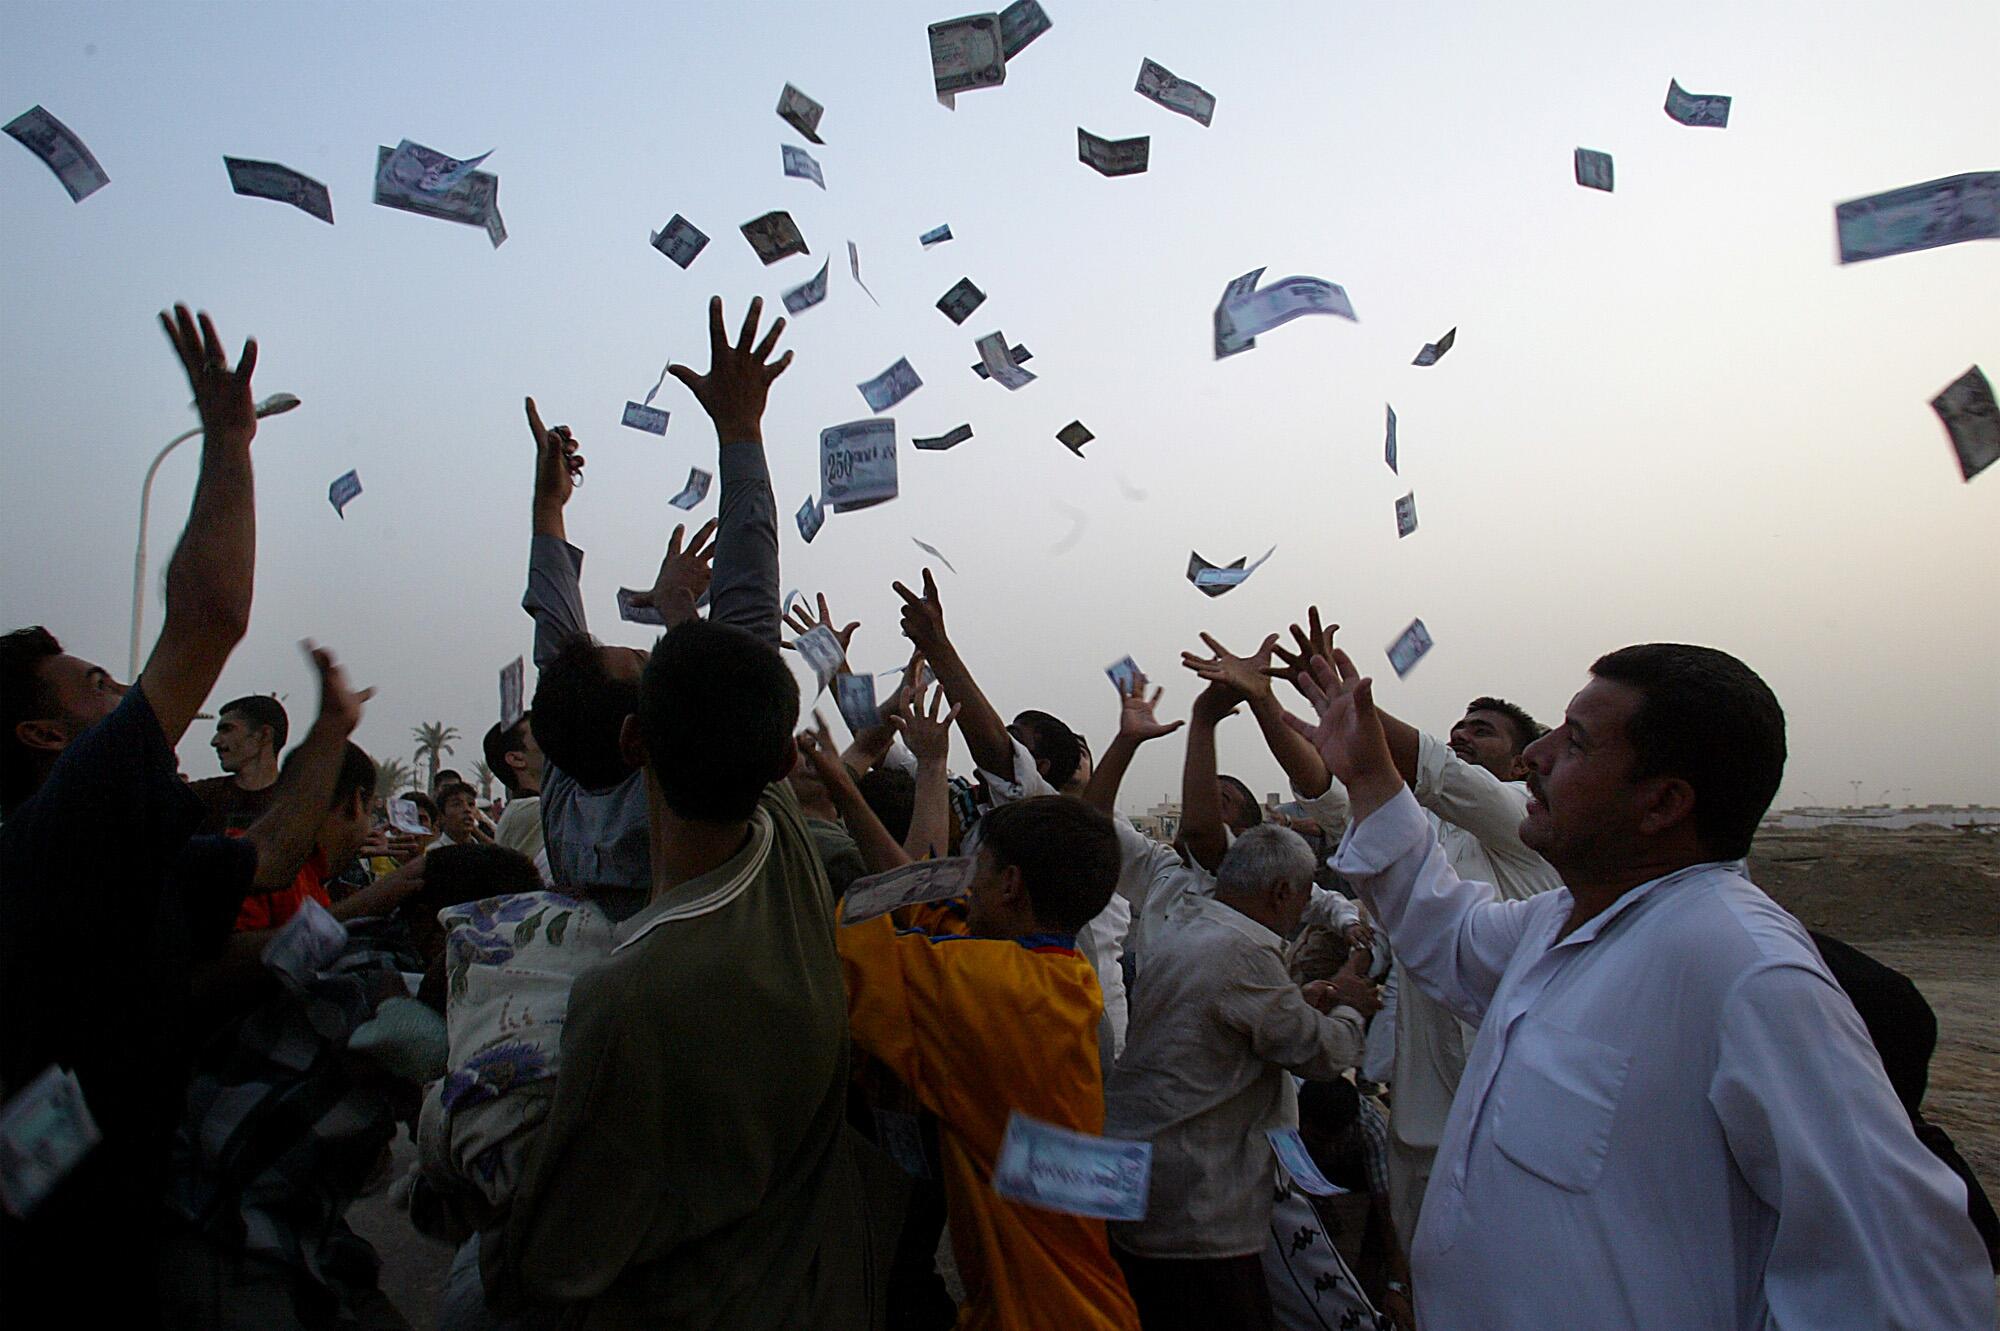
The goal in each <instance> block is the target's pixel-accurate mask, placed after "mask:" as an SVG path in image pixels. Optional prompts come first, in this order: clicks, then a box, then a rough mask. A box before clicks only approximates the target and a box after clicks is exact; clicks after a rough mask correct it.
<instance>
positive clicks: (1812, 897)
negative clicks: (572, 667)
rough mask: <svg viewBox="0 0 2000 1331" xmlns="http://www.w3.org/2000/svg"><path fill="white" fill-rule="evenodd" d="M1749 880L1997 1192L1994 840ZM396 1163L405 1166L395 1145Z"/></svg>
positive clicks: (385, 1235) (1999, 985)
mask: <svg viewBox="0 0 2000 1331" xmlns="http://www.w3.org/2000/svg"><path fill="white" fill-rule="evenodd" d="M1751 871H1752V876H1753V877H1754V878H1755V879H1756V881H1757V883H1758V884H1759V885H1760V886H1761V887H1763V888H1764V889H1765V890H1766V891H1767V892H1769V893H1770V894H1771V895H1772V896H1773V897H1775V898H1776V899H1777V900H1778V901H1779V902H1780V903H1781V904H1782V905H1784V906H1785V907H1786V908H1787V909H1788V910H1790V911H1792V912H1793V913H1794V914H1795V915H1797V916H1798V917H1799V918H1800V919H1801V920H1803V921H1805V923H1806V924H1807V925H1808V926H1810V927H1812V928H1814V929H1819V930H1823V931H1825V932H1827V933H1830V934H1832V935H1834V936H1835V937H1837V938H1840V939H1842V940H1843V941H1845V942H1848V943H1851V944H1853V945H1854V946H1856V947H1859V948H1860V949H1861V950H1862V951H1864V952H1867V953H1869V954H1870V955H1872V956H1874V957H1875V958H1876V959H1877V960H1879V961H1881V962H1883V963H1884V964H1886V965H1890V966H1893V967H1895V968H1896V969H1897V970H1900V971H1902V972H1903V973H1904V974H1906V975H1908V976H1909V977H1910V978H1911V979H1912V980H1914V981H1915V982H1916V984H1917V987H1918V988H1919V989H1921V990H1922V991H1923V993H1924V996H1925V997H1926V998H1927V999H1929V1000H1930V1004H1931V1007H1932V1008H1933V1009H1934V1010H1935V1011H1936V1013H1937V1018H1938V1047H1937V1053H1936V1055H1935V1056H1934V1058H1933V1059H1932V1061H1931V1080H1930V1092H1929V1095H1928V1097H1927V1098H1926V1099H1925V1101H1924V1106H1925V1112H1926V1115H1927V1117H1929V1118H1931V1119H1932V1120H1934V1121H1935V1122H1937V1123H1938V1124H1939V1125H1941V1126H1942V1127H1943V1128H1944V1129H1945V1130H1946V1131H1947V1132H1949V1133H1950V1134H1951V1135H1952V1138H1953V1139H1954V1140H1955V1141H1956V1142H1957V1143H1958V1148H1959V1150H1960V1151H1961V1152H1963V1153H1964V1155H1965V1158H1966V1159H1967V1160H1968V1161H1970V1162H1971V1163H1972V1166H1973V1168H1974V1170H1976V1171H1977V1172H1978V1174H1979V1176H1980V1178H1981V1179H1982V1180H1983V1181H1985V1183H1986V1185H1987V1189H1988V1192H1989V1195H1991V1194H1994V1193H1996V1192H2000V835H1992V834H1986V835H1982V834H1979V833H1975V832H1953V831H1944V830H1938V831H1930V830H1910V831H1877V830H1873V829H1862V828H1831V829H1817V830H1812V831H1781V832H1770V833H1766V834H1764V835H1763V836H1760V837H1759V838H1758V841H1757V853H1756V855H1755V856H1754V857H1753V859H1752V870H1751ZM397 1153H398V1161H399V1163H401V1164H404V1165H407V1163H408V1161H409V1159H410V1158H411V1156H412V1155H413V1152H412V1151H411V1150H410V1148H409V1145H408V1143H407V1142H406V1141H403V1142H398V1144H397ZM351 1218H352V1219H353V1222H354V1226H355V1228H356V1229H358V1230H360V1231H361V1232H362V1233H363V1234H365V1235H366V1236H367V1237H369V1238H370V1239H371V1240H373V1241H374V1243H375V1245H376V1247H377V1249H378V1250H379V1251H380V1252H381V1253H382V1257H383V1272H382V1287H383V1289H384V1290H385V1291H386V1292H387V1293H388V1295H389V1297H390V1298H392V1299H394V1300H395V1301H396V1303H397V1306H399V1307H400V1308H402V1310H403V1311H404V1313H405V1315H407V1316H408V1317H409V1318H410V1322H411V1324H412V1325H413V1326H415V1327H417V1328H420V1331H428V1328H430V1327H431V1326H433V1325H435V1320H434V1319H435V1308H436V1301H437V1293H438V1288H439V1286H440V1285H441V1283H442V1281H443V1279H444V1273H445V1269H446V1267H447V1265H448V1264H449V1262H450V1253H449V1251H448V1250H447V1249H446V1248H445V1247H444V1246H443V1245H442V1244H436V1243H433V1242H431V1241H430V1240H428V1239H424V1238H420V1237H418V1236H417V1235H416V1234H415V1233H413V1232H412V1231H411V1229H410V1227H409V1224H408V1222H407V1220H406V1219H405V1217H404V1216H403V1215H402V1214H401V1213H399V1212H397V1211H395V1210H394V1209H393V1208H391V1207H390V1206H389V1205H388V1203H387V1201H386V1199H384V1198H379V1197H377V1198H370V1199H368V1200H366V1201H364V1202H362V1203H361V1204H360V1205H358V1206H356V1207H355V1208H354V1211H353V1214H352V1217H351Z"/></svg>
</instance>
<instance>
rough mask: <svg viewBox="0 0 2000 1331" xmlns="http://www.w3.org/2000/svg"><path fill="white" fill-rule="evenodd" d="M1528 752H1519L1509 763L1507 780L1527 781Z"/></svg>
mask: <svg viewBox="0 0 2000 1331" xmlns="http://www.w3.org/2000/svg"><path fill="white" fill-rule="evenodd" d="M1526 755H1527V750H1525V749H1523V750H1520V751H1519V752H1517V753H1516V754H1515V755H1514V756H1513V758H1511V759H1510V760H1508V763H1507V778H1506V779H1507V780H1509V781H1526V780H1527V779H1528V771H1529V768H1528V759H1527V756H1526Z"/></svg>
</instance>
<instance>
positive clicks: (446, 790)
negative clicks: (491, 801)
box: [437, 781, 479, 815]
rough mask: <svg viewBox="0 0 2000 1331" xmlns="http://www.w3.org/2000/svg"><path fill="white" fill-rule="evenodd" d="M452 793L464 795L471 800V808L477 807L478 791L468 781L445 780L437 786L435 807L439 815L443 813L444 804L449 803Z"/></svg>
mask: <svg viewBox="0 0 2000 1331" xmlns="http://www.w3.org/2000/svg"><path fill="white" fill-rule="evenodd" d="M454 795H464V796H466V797H467V798H468V799H470V800H471V801H472V807H473V808H475V809H477V808H478V807H479V792H478V791H476V790H474V789H473V788H472V784H471V783H470V782H467V781H447V782H445V783H444V784H443V785H441V786H439V787H438V788H437V807H438V813H439V814H440V815H442V814H443V813H444V806H445V805H447V804H449V803H451V798H452V796H454Z"/></svg>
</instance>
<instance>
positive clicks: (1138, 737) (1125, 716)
mask: <svg viewBox="0 0 2000 1331" xmlns="http://www.w3.org/2000/svg"><path fill="white" fill-rule="evenodd" d="M1130 683H1131V687H1130V689H1129V690H1128V689H1127V687H1126V685H1125V684H1124V683H1122V682H1121V683H1119V684H1118V735H1119V738H1121V739H1130V740H1131V741H1132V742H1133V743H1135V744H1144V743H1145V742H1146V741H1147V740H1149V739H1158V738H1159V737H1160V736H1162V735H1171V734H1173V733H1174V732H1175V731H1176V730H1179V729H1180V728H1181V727H1182V726H1184V725H1186V724H1187V722H1185V721H1176V722H1174V723H1173V724H1171V725H1164V724H1162V723H1161V721H1160V719H1159V718H1158V717H1157V716H1155V715H1154V713H1153V709H1154V708H1156V707H1158V706H1159V705H1160V694H1161V693H1163V692H1165V690H1163V689H1158V688H1156V689H1154V690H1153V693H1152V696H1151V697H1148V696H1146V684H1147V680H1146V672H1145V671H1143V670H1141V671H1137V672H1135V673H1134V674H1133V676H1132V679H1131V681H1130Z"/></svg>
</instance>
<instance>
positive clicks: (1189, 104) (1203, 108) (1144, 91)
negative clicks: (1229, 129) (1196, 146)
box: [1134, 60, 1215, 127]
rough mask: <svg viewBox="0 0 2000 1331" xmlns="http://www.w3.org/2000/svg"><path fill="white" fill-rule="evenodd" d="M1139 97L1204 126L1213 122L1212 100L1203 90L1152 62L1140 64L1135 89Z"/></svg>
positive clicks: (1141, 62)
mask: <svg viewBox="0 0 2000 1331" xmlns="http://www.w3.org/2000/svg"><path fill="white" fill-rule="evenodd" d="M1134 91H1136V92H1137V93H1138V94H1139V95H1140V96H1141V97H1144V98H1145V99H1146V100H1148V101H1151V102H1158V103H1159V104H1160V105H1161V106H1164V107H1166V108H1167V110H1169V111H1172V112H1174V113H1176V114H1178V115H1184V116H1186V117H1187V118H1188V119H1189V120H1192V121H1194V122H1195V123H1196V124H1198V125H1201V126H1204V127H1206V126H1207V125H1208V123H1209V122H1210V121H1211V120H1213V119H1215V98H1214V97H1213V96H1211V95H1210V94H1209V93H1208V92H1207V91H1206V90H1205V89H1202V88H1200V87H1198V86H1196V85H1195V84H1192V83H1189V82H1187V81H1186V80H1185V79H1177V78H1175V77H1174V76H1173V75H1172V74H1170V73H1168V72H1167V70H1166V69H1165V68H1164V67H1162V66H1160V65H1157V64H1155V63H1153V62H1152V61H1151V60H1141V61H1140V62H1139V82H1138V85H1137V87H1136V88H1135V89H1134Z"/></svg>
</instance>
